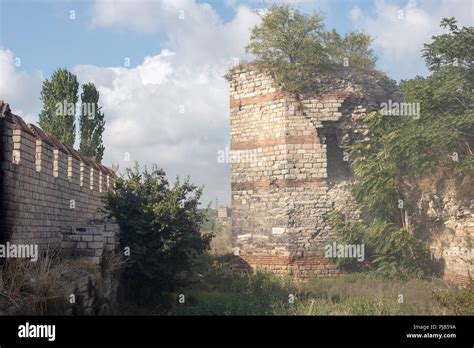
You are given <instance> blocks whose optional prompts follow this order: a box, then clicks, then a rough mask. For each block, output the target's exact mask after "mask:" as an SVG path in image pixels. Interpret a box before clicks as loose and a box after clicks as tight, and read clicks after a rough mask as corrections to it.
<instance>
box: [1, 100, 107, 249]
mask: <svg viewBox="0 0 474 348" xmlns="http://www.w3.org/2000/svg"><path fill="white" fill-rule="evenodd" d="M1 106H2V117H1V126H2V129H1V134H2V142H1V144H2V148H1V153H2V162H1V173H2V174H1V177H2V182H1V204H2V209H1V226H0V228H1V230H0V232H1V233H0V235H1V236H2V238H3V240H9V241H11V242H17V243H20V242H21V243H27V244H37V245H39V246H40V249H44V248H45V247H47V246H59V245H60V244H61V242H63V229H64V228H69V227H70V226H73V225H77V224H82V223H85V222H86V221H88V220H92V219H101V218H102V217H103V213H101V212H100V209H101V208H102V201H101V196H102V193H103V192H104V191H105V190H107V189H108V188H109V187H111V185H112V183H113V180H114V178H115V173H114V172H113V171H112V170H111V169H109V168H107V167H105V166H103V165H101V164H99V163H96V162H95V161H93V160H92V159H90V158H88V157H86V156H83V155H82V154H80V153H79V152H78V151H76V150H74V149H73V148H71V147H69V146H67V145H64V144H62V143H61V142H59V141H58V140H57V139H55V138H54V137H52V136H50V135H47V134H46V133H45V132H43V131H42V130H41V129H40V128H38V127H37V126H34V125H32V124H26V123H25V122H24V121H23V119H22V118H21V117H20V116H18V115H15V114H13V113H11V111H10V109H9V107H8V104H5V103H3V102H1Z"/></svg>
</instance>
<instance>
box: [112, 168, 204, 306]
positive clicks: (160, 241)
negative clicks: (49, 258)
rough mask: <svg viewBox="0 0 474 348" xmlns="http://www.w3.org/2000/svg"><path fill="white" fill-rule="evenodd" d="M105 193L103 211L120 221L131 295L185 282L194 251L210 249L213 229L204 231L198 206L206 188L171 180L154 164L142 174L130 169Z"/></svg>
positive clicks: (148, 293)
mask: <svg viewBox="0 0 474 348" xmlns="http://www.w3.org/2000/svg"><path fill="white" fill-rule="evenodd" d="M125 174H126V175H125V177H124V178H118V179H117V180H116V182H115V188H114V190H111V191H109V192H107V193H106V195H105V197H104V203H105V211H106V212H107V213H108V214H109V215H110V216H111V217H113V218H115V220H116V221H117V223H118V224H119V226H120V245H121V248H122V250H124V249H125V248H129V250H130V261H131V262H130V263H128V267H127V268H126V269H125V271H124V279H125V284H126V285H127V286H128V289H129V291H130V295H131V298H132V299H135V300H140V299H141V300H143V301H146V300H149V299H150V298H151V296H153V295H157V294H159V293H160V292H161V291H166V290H173V288H174V287H175V286H176V285H180V284H182V283H183V282H185V281H186V275H187V274H188V273H187V272H190V271H191V266H192V264H193V260H194V258H195V256H196V255H198V254H201V253H203V252H204V251H206V250H208V248H209V243H210V241H211V238H212V234H202V233H201V228H202V225H203V223H204V220H205V216H206V212H205V211H203V210H202V209H199V208H198V206H199V199H200V197H201V194H202V187H197V186H195V185H193V184H191V183H190V182H189V179H188V180H186V181H185V182H184V183H182V184H181V183H180V181H179V178H176V181H175V182H174V184H173V185H170V184H169V182H168V180H167V179H166V177H165V173H164V171H163V170H161V169H158V168H157V167H156V166H154V167H153V169H152V170H151V171H148V170H147V169H146V168H145V170H144V172H142V173H140V171H139V169H138V164H137V165H136V166H135V168H134V169H129V168H127V170H126V173H125Z"/></svg>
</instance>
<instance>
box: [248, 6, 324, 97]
mask: <svg viewBox="0 0 474 348" xmlns="http://www.w3.org/2000/svg"><path fill="white" fill-rule="evenodd" d="M261 17H262V23H261V24H260V25H258V26H255V27H254V28H253V29H252V33H251V36H250V43H249V44H248V45H247V46H246V48H245V50H246V52H250V53H252V54H253V55H255V56H256V57H257V58H258V59H260V60H261V61H263V62H265V63H268V66H269V67H270V68H271V69H272V70H273V71H274V72H275V73H276V74H275V75H276V76H275V79H276V82H277V83H279V84H284V85H285V87H286V88H288V89H289V90H302V89H305V88H310V87H311V86H310V85H309V82H308V81H306V79H305V78H304V77H305V76H306V75H307V74H308V73H309V72H310V71H311V69H313V68H314V67H315V66H317V65H319V64H321V63H322V62H323V61H326V59H327V56H326V54H325V51H324V48H323V46H322V39H323V37H322V29H323V20H322V17H321V16H320V15H318V14H314V15H312V16H305V15H302V14H301V13H299V12H298V11H296V10H295V9H294V8H293V7H292V6H290V5H283V6H277V5H274V6H272V7H270V8H269V9H268V10H267V11H266V12H265V13H264V14H263V15H262V16H261Z"/></svg>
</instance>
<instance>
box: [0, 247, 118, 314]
mask: <svg viewBox="0 0 474 348" xmlns="http://www.w3.org/2000/svg"><path fill="white" fill-rule="evenodd" d="M117 266H120V262H118V261H117V260H115V259H113V260H108V265H104V272H107V273H108V274H109V275H110V276H112V274H113V271H114V269H113V268H114V267H117ZM83 281H86V282H88V283H89V285H90V286H89V290H90V291H92V292H95V294H94V295H95V296H94V303H93V305H92V308H91V310H92V311H93V313H94V314H104V313H108V314H110V313H111V312H113V311H114V309H113V308H112V306H113V304H111V303H109V302H110V301H109V300H108V299H105V298H104V294H101V293H100V288H101V287H102V285H101V283H102V282H103V279H102V275H101V273H100V272H99V271H98V269H97V267H96V266H95V265H94V264H92V263H90V262H89V261H88V260H87V259H85V258H79V259H68V258H64V257H63V256H62V255H61V254H60V253H59V251H58V250H57V249H50V250H48V251H47V253H46V254H44V255H42V256H41V257H40V258H38V260H37V261H36V262H31V261H30V260H24V259H11V260H8V261H7V262H6V263H5V264H3V265H2V267H1V268H0V314H3V315H68V314H84V307H83V302H82V300H83V299H82V297H81V296H82V295H80V294H77V293H76V295H77V296H76V298H75V302H74V303H71V302H70V295H71V294H73V293H75V292H76V290H77V289H75V286H76V284H78V283H79V282H83Z"/></svg>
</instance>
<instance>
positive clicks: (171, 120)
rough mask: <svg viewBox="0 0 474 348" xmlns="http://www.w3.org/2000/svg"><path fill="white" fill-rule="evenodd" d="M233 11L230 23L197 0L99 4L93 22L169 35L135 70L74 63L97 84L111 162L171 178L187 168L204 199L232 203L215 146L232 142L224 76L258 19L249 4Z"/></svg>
mask: <svg viewBox="0 0 474 348" xmlns="http://www.w3.org/2000/svg"><path fill="white" fill-rule="evenodd" d="M181 10H183V11H184V12H180V11H181ZM234 11H235V16H234V18H233V19H232V20H231V21H229V22H226V23H224V22H223V21H222V20H221V18H220V17H219V15H218V14H217V13H216V12H215V11H214V9H213V8H212V7H211V6H209V5H207V4H196V3H195V2H194V1H192V0H180V1H169V0H165V1H161V2H155V1H153V2H152V1H133V2H131V1H130V2H129V1H121V2H115V1H114V2H110V1H96V2H95V3H94V6H93V11H92V14H93V16H92V22H91V24H92V25H93V26H95V27H121V28H126V29H128V30H132V31H136V32H139V33H143V34H145V35H152V34H153V35H156V34H159V33H164V34H165V35H166V41H165V43H164V44H163V45H162V46H163V47H167V49H163V50H161V52H160V53H158V54H155V55H152V56H148V57H145V58H144V59H143V61H142V62H141V63H140V64H139V65H138V66H136V67H133V68H123V67H106V68H103V67H97V66H93V65H77V66H75V67H74V73H76V74H77V75H78V78H79V80H80V81H81V82H82V81H91V82H93V83H95V84H96V86H97V87H98V89H99V92H100V95H101V104H102V105H103V107H104V112H105V114H106V117H107V124H106V129H105V133H104V142H105V146H106V152H105V158H104V162H105V163H108V162H113V163H116V164H119V165H120V167H121V168H124V167H125V166H130V165H133V163H134V161H135V160H137V161H139V162H140V163H143V164H148V165H150V164H152V163H157V164H158V165H159V166H160V167H163V168H164V169H165V170H166V171H167V173H168V174H170V175H172V176H173V175H176V174H180V175H187V174H189V175H191V179H192V181H193V182H196V183H203V184H205V185H206V190H205V197H204V199H205V200H210V199H215V197H216V196H219V200H220V201H229V198H230V190H229V188H230V165H223V164H218V163H217V151H218V150H219V149H224V148H225V147H226V146H228V143H229V140H230V136H229V134H230V130H229V107H228V103H229V91H228V83H227V81H226V80H225V79H224V78H223V76H224V74H225V73H226V72H227V69H228V68H229V65H230V62H231V61H232V60H233V58H236V57H237V58H244V52H243V47H244V46H245V44H246V43H247V41H248V39H249V34H250V29H251V28H252V27H253V26H254V25H255V24H257V23H258V21H259V18H258V16H257V15H256V14H255V13H254V12H252V11H251V10H250V9H249V8H247V7H245V6H238V7H236V8H235V9H234ZM180 14H182V15H184V18H183V19H180V18H179V16H180ZM180 111H181V112H182V111H184V112H183V113H181V112H180ZM126 152H128V153H130V157H131V161H130V162H125V161H124V154H125V153H126Z"/></svg>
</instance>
